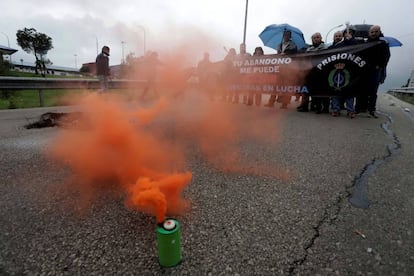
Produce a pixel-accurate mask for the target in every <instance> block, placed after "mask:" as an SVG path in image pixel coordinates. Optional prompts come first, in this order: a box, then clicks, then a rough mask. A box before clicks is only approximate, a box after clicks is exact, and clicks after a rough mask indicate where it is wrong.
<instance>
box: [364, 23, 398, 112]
mask: <svg viewBox="0 0 414 276" xmlns="http://www.w3.org/2000/svg"><path fill="white" fill-rule="evenodd" d="M381 37H383V34H382V32H381V27H380V26H378V25H373V26H371V28H370V29H369V32H368V39H367V43H372V42H377V44H375V45H374V46H372V47H371V48H369V50H368V55H367V59H368V63H369V65H370V67H369V69H368V72H367V77H366V81H367V82H366V88H365V90H366V91H365V92H366V93H364V94H362V95H361V96H359V97H357V102H356V111H357V112H364V111H365V109H367V110H368V112H369V114H370V115H371V117H373V118H378V116H377V115H376V113H375V111H376V104H377V91H378V87H379V85H380V84H382V83H384V81H385V77H386V67H387V64H388V61H389V59H390V57H391V54H390V48H389V46H388V43H387V42H386V41H385V40H382V39H381Z"/></svg>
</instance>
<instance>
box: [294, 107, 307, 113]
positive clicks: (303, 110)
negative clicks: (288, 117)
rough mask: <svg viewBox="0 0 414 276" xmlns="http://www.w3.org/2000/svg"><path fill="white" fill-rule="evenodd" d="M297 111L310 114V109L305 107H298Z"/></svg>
mask: <svg viewBox="0 0 414 276" xmlns="http://www.w3.org/2000/svg"><path fill="white" fill-rule="evenodd" d="M296 110H297V111H298V112H309V109H308V108H307V107H305V106H298V107H297V108H296Z"/></svg>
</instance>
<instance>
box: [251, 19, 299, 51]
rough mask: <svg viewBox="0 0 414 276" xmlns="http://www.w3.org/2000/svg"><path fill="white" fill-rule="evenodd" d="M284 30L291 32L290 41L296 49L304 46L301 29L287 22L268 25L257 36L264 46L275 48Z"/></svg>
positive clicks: (281, 39)
mask: <svg viewBox="0 0 414 276" xmlns="http://www.w3.org/2000/svg"><path fill="white" fill-rule="evenodd" d="M285 31H290V32H291V33H292V41H293V42H294V43H295V44H296V46H297V47H298V49H301V48H304V47H305V46H306V42H305V39H304V38H303V33H302V31H301V30H299V29H298V28H296V27H293V26H292V25H289V24H287V23H284V24H272V25H269V26H267V27H266V28H265V29H264V30H263V31H262V32H261V33H260V35H259V37H260V39H261V40H262V41H263V44H264V45H265V46H267V47H270V48H273V49H275V50H277V46H278V45H279V43H281V42H282V41H283V33H284V32H285Z"/></svg>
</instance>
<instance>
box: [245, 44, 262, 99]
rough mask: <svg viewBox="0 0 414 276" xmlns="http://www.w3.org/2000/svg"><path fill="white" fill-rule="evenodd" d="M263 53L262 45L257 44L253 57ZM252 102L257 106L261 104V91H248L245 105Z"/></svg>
mask: <svg viewBox="0 0 414 276" xmlns="http://www.w3.org/2000/svg"><path fill="white" fill-rule="evenodd" d="M263 55H264V51H263V48H262V47H260V46H259V47H256V48H255V49H254V53H253V56H254V57H257V56H263ZM253 102H255V103H256V105H257V106H260V105H261V104H262V92H254V91H249V95H248V97H247V105H252V104H253Z"/></svg>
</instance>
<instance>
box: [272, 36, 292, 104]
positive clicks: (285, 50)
mask: <svg viewBox="0 0 414 276" xmlns="http://www.w3.org/2000/svg"><path fill="white" fill-rule="evenodd" d="M297 52H298V47H297V46H296V44H295V43H294V42H293V41H292V32H291V31H285V32H284V33H283V41H282V42H281V43H279V45H278V47H277V54H278V55H292V54H296V53H297ZM290 99H291V95H290V94H283V93H281V94H279V95H276V94H272V95H270V98H269V101H268V102H267V104H265V106H266V107H273V106H274V104H275V102H276V101H277V102H280V103H281V104H282V105H281V106H280V108H281V109H287V106H288V104H289V103H290Z"/></svg>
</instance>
